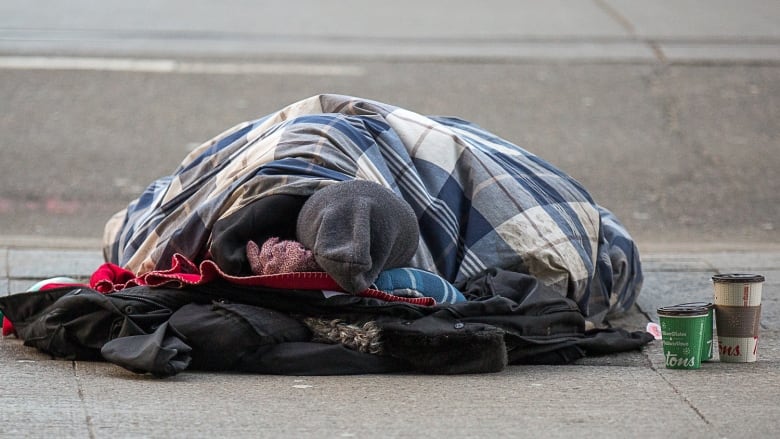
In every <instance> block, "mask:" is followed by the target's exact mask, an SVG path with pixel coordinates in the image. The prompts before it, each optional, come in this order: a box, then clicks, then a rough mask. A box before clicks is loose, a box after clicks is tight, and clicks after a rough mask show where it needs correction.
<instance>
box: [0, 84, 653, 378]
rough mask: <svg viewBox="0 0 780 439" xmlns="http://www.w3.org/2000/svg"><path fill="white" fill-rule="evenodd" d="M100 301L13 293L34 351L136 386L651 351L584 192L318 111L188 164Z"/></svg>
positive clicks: (394, 120)
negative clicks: (105, 367) (110, 367)
mask: <svg viewBox="0 0 780 439" xmlns="http://www.w3.org/2000/svg"><path fill="white" fill-rule="evenodd" d="M105 252H106V253H105V254H106V260H107V264H106V265H105V266H103V267H100V268H99V269H98V270H96V272H95V274H94V275H93V277H92V279H91V282H90V284H89V285H75V284H72V285H64V286H60V287H56V288H51V289H48V290H45V291H40V292H31V293H23V294H16V295H12V296H9V297H4V298H0V309H1V310H2V311H3V312H4V313H5V315H6V317H7V318H8V319H9V321H10V322H12V323H13V326H14V330H15V332H16V334H17V335H18V336H19V337H20V338H22V339H23V340H24V342H25V344H27V345H29V346H35V347H37V348H38V349H40V350H43V351H45V352H49V353H51V354H52V355H55V356H57V357H62V358H68V359H76V360H81V359H90V360H91V359H104V360H107V361H111V362H113V363H116V364H118V365H120V366H123V367H125V368H127V369H129V370H132V371H135V372H139V373H152V374H154V375H158V376H170V375H175V374H177V373H179V372H181V371H183V370H185V369H187V368H190V369H198V370H232V371H242V372H255V373H275V374H295V375H312V374H316V375H320V374H356V373H384V372H398V371H416V372H425V373H442V374H455V373H479V372H495V371H500V370H502V369H503V368H504V367H506V365H507V364H566V363H570V362H572V361H574V360H576V359H578V358H582V357H583V356H585V355H601V354H608V353H614V352H621V351H625V350H630V349H637V348H639V347H641V346H642V345H644V344H646V343H648V342H649V341H650V340H652V336H651V335H650V334H648V333H645V332H635V333H629V332H627V331H625V330H621V329H589V328H594V327H598V326H599V325H600V324H601V323H602V322H603V321H604V319H605V317H606V316H607V314H608V313H617V312H624V311H626V310H628V309H629V308H630V307H631V306H632V304H633V303H634V300H635V299H636V296H637V294H638V293H639V290H640V288H641V284H642V271H641V264H640V261H639V256H638V253H637V250H636V246H635V245H634V243H633V240H632V239H631V237H630V236H629V235H628V233H627V232H626V231H625V229H624V228H623V227H622V226H621V225H620V223H619V222H618V221H617V219H616V218H615V217H614V216H613V215H612V214H611V213H609V212H608V211H607V210H605V209H604V208H602V207H600V206H598V205H596V204H595V203H594V202H593V201H592V200H591V198H590V195H589V194H588V193H587V192H586V191H585V190H584V188H582V186H581V185H579V183H577V182H576V181H575V180H574V179H572V178H571V177H569V176H567V175H566V174H564V173H563V172H561V171H560V170H558V169H556V168H554V167H553V166H552V165H550V164H549V163H547V162H545V161H544V160H542V159H540V158H539V157H537V156H535V155H533V154H531V153H529V152H528V151H525V150H523V149H521V148H519V147H517V146H515V145H513V144H511V143H509V142H507V141H505V140H503V139H500V138H498V137H496V136H495V135H493V134H490V133H488V132H486V131H484V130H482V129H480V128H478V127H476V126H474V125H472V124H470V123H468V122H465V121H462V120H459V119H453V118H433V117H424V116H421V115H418V114H415V113H412V112H409V111H407V110H403V109H400V108H397V107H393V106H390V105H386V104H381V103H377V102H372V101H367V100H362V99H357V98H351V97H345V96H336V95H321V96H315V97H313V98H310V99H307V100H304V101H301V102H298V103H296V104H293V105H291V106H289V107H287V108H285V109H283V110H281V111H279V112H277V113H274V114H271V115H269V116H266V117H264V118H261V119H258V120H256V121H252V122H248V123H245V124H241V125H239V126H237V127H235V128H232V129H231V130H228V131H227V132H225V133H223V134H221V135H220V136H218V137H216V138H215V139H213V140H211V141H209V142H207V143H206V144H204V145H203V146H202V147H200V148H198V149H197V150H195V151H193V152H192V153H191V154H190V155H189V156H188V157H186V158H185V160H184V161H183V162H182V164H181V165H180V166H179V168H178V169H177V170H176V172H175V173H174V174H173V175H172V176H168V177H164V178H161V179H160V180H158V181H156V182H154V183H153V184H152V185H151V186H150V187H149V188H148V189H147V190H146V191H145V192H144V193H143V194H142V195H141V196H140V197H139V198H138V199H137V200H135V201H133V202H132V203H130V205H129V206H128V208H127V209H125V210H124V211H122V212H120V213H118V214H117V215H116V216H115V217H114V218H112V219H111V220H110V221H109V223H108V224H107V226H106V247H105Z"/></svg>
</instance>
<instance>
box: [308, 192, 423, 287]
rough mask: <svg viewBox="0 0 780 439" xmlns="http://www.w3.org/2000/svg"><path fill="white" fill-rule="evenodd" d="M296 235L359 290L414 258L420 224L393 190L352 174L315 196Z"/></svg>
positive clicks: (326, 267) (326, 265) (318, 258)
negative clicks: (389, 270)
mask: <svg viewBox="0 0 780 439" xmlns="http://www.w3.org/2000/svg"><path fill="white" fill-rule="evenodd" d="M296 235H297V238H298V241H299V242H300V243H301V244H303V245H304V247H306V248H308V249H310V250H311V251H312V252H313V253H314V258H315V260H316V261H317V263H318V264H319V265H320V267H322V269H323V270H325V272H327V273H328V274H329V275H330V276H331V277H333V279H334V280H335V281H336V282H337V283H338V284H339V285H340V286H341V287H342V288H344V290H346V291H348V292H351V293H358V292H360V291H363V290H365V289H366V288H368V287H369V286H370V285H371V283H372V282H374V280H375V279H376V278H377V276H378V275H379V272H381V271H382V270H385V269H388V268H395V267H403V266H406V265H407V264H408V263H409V261H410V260H411V258H412V257H413V256H414V254H415V252H416V251H417V244H418V241H419V238H420V228H419V225H418V223H417V217H416V216H415V214H414V211H413V210H412V208H411V206H409V204H407V203H406V201H404V200H403V199H402V198H401V197H399V196H398V195H396V194H395V193H394V192H393V191H391V190H390V189H387V188H385V187H383V186H381V185H380V184H378V183H373V182H370V181H365V180H351V181H346V182H340V183H335V184H332V185H330V186H327V187H326V188H323V189H320V190H318V191H317V192H315V193H314V195H312V196H311V197H309V199H308V200H307V201H306V203H305V204H304V205H303V208H302V209H301V213H300V215H299V216H298V223H297V228H296Z"/></svg>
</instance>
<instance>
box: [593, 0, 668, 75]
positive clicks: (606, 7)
mask: <svg viewBox="0 0 780 439" xmlns="http://www.w3.org/2000/svg"><path fill="white" fill-rule="evenodd" d="M593 3H595V4H596V6H598V8H599V9H601V10H602V11H604V13H605V14H607V15H608V16H609V17H610V18H611V19H613V20H615V21H616V22H617V24H618V25H620V27H622V28H623V30H624V31H626V33H628V35H630V36H631V37H633V38H635V39H638V40H639V41H642V42H643V43H645V44H647V46H648V47H649V48H650V50H651V51H652V52H653V55H655V59H657V60H658V62H660V63H661V64H666V63H667V62H668V60H667V58H666V54H664V51H663V50H662V49H661V46H660V45H659V44H658V42H656V41H649V40H645V39H644V38H639V35H637V33H636V27H635V26H634V23H631V20H629V19H628V17H626V16H625V15H623V14H621V13H620V11H618V10H617V9H615V8H614V7H613V6H612V5H610V4H609V3H607V1H606V0H593Z"/></svg>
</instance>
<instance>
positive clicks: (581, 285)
mask: <svg viewBox="0 0 780 439" xmlns="http://www.w3.org/2000/svg"><path fill="white" fill-rule="evenodd" d="M350 179H365V180H370V181H374V182H377V183H380V184H382V185H384V186H386V187H388V188H390V189H392V190H393V191H395V193H397V194H398V195H399V196H400V197H403V199H404V200H406V201H407V202H408V203H409V204H410V205H411V206H412V208H413V209H414V212H415V213H416V215H417V218H418V219H419V225H420V232H421V233H420V235H421V236H420V245H419V248H418V250H417V253H416V255H415V257H414V259H413V261H412V266H413V267H415V268H420V269H423V270H428V271H431V272H435V273H437V274H439V275H440V276H442V277H444V278H445V279H447V280H448V281H450V282H458V281H462V280H464V279H467V278H469V277H471V276H474V275H476V274H478V273H480V272H481V271H483V270H484V269H486V268H489V267H500V268H504V269H509V270H515V271H520V272H524V273H529V274H531V275H533V276H535V277H537V278H538V279H539V280H540V281H541V282H543V283H544V284H546V285H548V286H550V287H551V288H554V289H556V290H558V291H560V293H561V294H563V295H566V296H567V297H569V298H572V299H574V300H575V301H576V302H577V303H578V304H579V306H580V308H581V309H582V311H583V313H584V314H585V315H586V316H588V317H589V318H590V319H591V320H596V321H598V320H601V319H602V318H603V317H604V316H605V315H606V313H607V312H608V311H621V310H625V309H627V308H628V307H630V306H631V304H632V303H633V302H634V299H635V297H636V295H637V294H638V293H639V290H640V287H641V283H642V273H641V267H640V262H639V257H638V254H637V251H636V247H635V245H634V243H633V240H632V239H631V237H630V236H629V234H628V233H627V232H626V231H625V230H624V229H623V227H622V226H621V225H620V223H619V222H618V221H617V219H616V218H614V216H612V215H611V214H610V213H609V212H608V211H606V210H605V209H603V208H601V207H600V206H598V205H596V204H595V203H594V202H593V200H592V199H591V197H590V195H589V194H588V192H587V191H586V190H585V189H584V188H583V187H582V186H581V185H580V184H579V183H578V182H577V181H575V180H574V179H573V178H571V177H570V176H568V175H566V174H565V173H564V172H562V171H561V170H559V169H556V168H555V167H553V166H552V165H551V164H550V163H548V162H546V161H544V160H543V159H541V158H539V157H537V156H536V155H534V154H532V153H530V152H528V151H526V150H524V149H522V148H520V147H518V146H516V145H514V144H512V143H510V142H508V141H506V140H504V139H501V138H499V137H497V136H496V135H494V134H491V133H489V132H487V131H485V130H483V129H481V128H479V127H477V126H475V125H473V124H471V123H468V122H466V121H464V120H461V119H456V118H448V117H432V116H423V115H420V114H416V113H414V112H411V111H408V110H405V109H402V108H398V107H395V106H392V105H387V104H384V103H379V102H374V101H370V100H366V99H360V98H355V97H349V96H340V95H319V96H314V97H311V98H308V99H305V100H302V101H300V102H297V103H294V104H292V105H290V106H288V107H286V108H284V109H282V110H280V111H277V112H275V113H273V114H270V115H267V116H265V117H263V118H261V119H258V120H253V121H249V122H245V123H241V124H239V125H237V126H235V127H233V128H231V129H229V130H227V131H225V132H224V133H222V134H220V135H218V136H217V137H215V138H213V139H211V140H210V141H208V142H206V143H204V144H203V145H201V146H200V147H198V148H197V149H195V150H194V151H192V152H191V153H190V154H188V155H187V156H186V157H185V159H184V160H183V161H182V163H181V164H180V165H179V167H178V168H177V169H176V170H175V171H174V172H173V174H172V175H169V176H165V177H162V178H160V179H158V180H157V181H155V182H153V183H152V184H151V185H150V186H149V187H148V188H147V189H146V191H145V192H144V193H143V194H141V196H140V197H139V198H138V199H136V200H134V201H133V202H131V203H130V204H129V206H128V207H127V208H126V209H125V210H123V211H121V212H118V213H117V214H116V215H114V217H112V218H111V219H110V220H109V221H108V223H107V225H106V231H105V236H104V243H105V249H104V250H105V256H106V260H107V261H108V262H112V263H115V264H118V265H121V266H123V267H125V268H127V269H129V270H131V271H133V272H135V273H136V274H143V273H144V272H148V271H151V270H159V269H166V268H168V266H169V264H170V262H171V256H173V254H175V253H181V254H183V255H184V256H186V257H187V258H189V259H191V260H193V261H196V262H197V261H198V260H202V259H204V258H207V257H208V250H209V246H210V241H211V235H210V230H211V227H212V226H213V224H214V223H215V222H216V221H218V220H220V219H222V218H226V217H229V216H230V215H233V214H235V213H236V212H238V211H240V210H241V209H242V207H244V206H247V205H248V204H249V203H251V202H253V201H255V200H258V199H260V198H262V197H267V196H269V195H272V194H290V195H310V194H312V193H314V192H315V191H317V190H318V189H320V188H322V187H324V186H326V185H329V184H332V183H334V182H338V181H345V180H350ZM269 214H273V213H272V212H269ZM387 214H388V215H390V216H392V214H393V212H387Z"/></svg>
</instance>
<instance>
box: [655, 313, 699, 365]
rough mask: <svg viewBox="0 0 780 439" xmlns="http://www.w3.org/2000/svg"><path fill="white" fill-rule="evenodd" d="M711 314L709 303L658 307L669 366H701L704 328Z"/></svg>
mask: <svg viewBox="0 0 780 439" xmlns="http://www.w3.org/2000/svg"><path fill="white" fill-rule="evenodd" d="M709 313H710V308H709V307H707V306H698V305H689V304H684V305H673V306H664V307H661V308H658V317H659V318H660V320H661V336H662V338H663V345H664V362H665V363H666V367H667V368H669V369H699V368H700V367H701V360H702V350H703V349H704V327H705V325H706V322H707V316H708V315H709Z"/></svg>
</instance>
